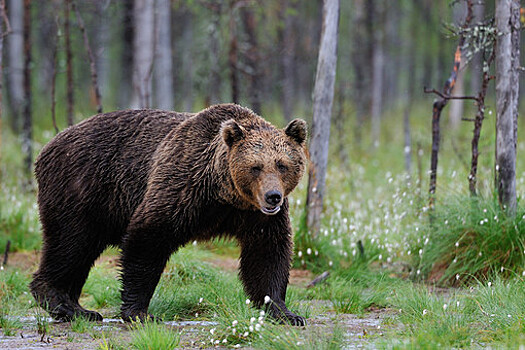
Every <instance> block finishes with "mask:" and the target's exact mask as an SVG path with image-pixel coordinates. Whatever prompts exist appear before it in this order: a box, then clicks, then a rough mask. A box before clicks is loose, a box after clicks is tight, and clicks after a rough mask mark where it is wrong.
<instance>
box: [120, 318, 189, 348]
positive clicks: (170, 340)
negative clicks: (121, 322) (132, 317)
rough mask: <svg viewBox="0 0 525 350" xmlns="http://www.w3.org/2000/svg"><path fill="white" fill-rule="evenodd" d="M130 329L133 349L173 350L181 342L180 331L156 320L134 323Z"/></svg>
mask: <svg viewBox="0 0 525 350" xmlns="http://www.w3.org/2000/svg"><path fill="white" fill-rule="evenodd" d="M130 329H131V342H130V347H131V348H132V349H137V350H150V349H157V350H173V349H175V348H177V347H178V345H179V343H180V338H181V333H180V332H177V331H174V330H173V329H170V328H168V327H166V326H165V325H163V324H158V323H156V322H144V323H133V324H132V325H131V327H130Z"/></svg>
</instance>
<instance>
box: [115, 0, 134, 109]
mask: <svg viewBox="0 0 525 350" xmlns="http://www.w3.org/2000/svg"><path fill="white" fill-rule="evenodd" d="M133 2H134V0H124V1H123V9H122V11H123V14H122V53H121V59H120V65H119V66H120V83H119V84H118V90H119V96H118V98H119V106H120V107H121V108H122V107H125V108H129V106H130V102H131V98H130V96H131V95H132V91H133V88H132V86H133V79H132V77H133V42H134V37H135V31H134V27H133V23H134V20H133Z"/></svg>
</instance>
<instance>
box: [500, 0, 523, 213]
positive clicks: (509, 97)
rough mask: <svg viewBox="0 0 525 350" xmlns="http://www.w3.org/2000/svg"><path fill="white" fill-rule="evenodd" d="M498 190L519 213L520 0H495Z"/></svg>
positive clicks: (503, 200) (509, 208)
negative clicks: (517, 146) (517, 165)
mask: <svg viewBox="0 0 525 350" xmlns="http://www.w3.org/2000/svg"><path fill="white" fill-rule="evenodd" d="M495 18H496V28H497V31H498V34H499V35H498V37H497V43H496V171H495V174H496V178H495V181H496V191H497V192H498V198H499V201H500V204H501V205H502V207H503V208H504V209H505V210H506V211H507V213H509V214H510V215H514V214H515V213H516V142H517V130H518V96H519V67H520V62H519V59H520V47H519V43H520V2H519V1H518V0H496V14H495Z"/></svg>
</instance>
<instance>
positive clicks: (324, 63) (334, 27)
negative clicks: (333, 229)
mask: <svg viewBox="0 0 525 350" xmlns="http://www.w3.org/2000/svg"><path fill="white" fill-rule="evenodd" d="M338 26H339V0H324V3H323V27H322V31H321V45H320V47H319V58H318V61H317V73H316V77H315V86H314V102H313V123H312V136H311V140H310V169H309V174H308V175H309V176H308V195H307V199H306V205H307V218H306V224H307V227H308V230H309V232H310V233H311V234H312V235H313V237H314V238H315V237H317V235H318V233H319V229H320V218H321V212H322V210H323V196H324V189H325V182H326V165H327V162H328V141H329V139H330V119H331V114H332V104H333V99H334V84H335V72H336V67H337V38H338Z"/></svg>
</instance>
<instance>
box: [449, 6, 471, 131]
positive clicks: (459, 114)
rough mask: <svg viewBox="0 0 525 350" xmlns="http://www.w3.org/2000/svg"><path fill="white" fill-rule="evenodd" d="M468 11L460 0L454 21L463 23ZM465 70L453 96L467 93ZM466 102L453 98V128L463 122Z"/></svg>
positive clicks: (455, 128)
mask: <svg viewBox="0 0 525 350" xmlns="http://www.w3.org/2000/svg"><path fill="white" fill-rule="evenodd" d="M466 12H467V6H466V3H465V2H464V1H459V2H458V3H456V4H455V6H454V9H453V17H454V23H455V24H456V25H458V26H459V25H461V21H462V20H463V18H465V16H466ZM463 71H464V70H461V71H459V72H458V79H457V80H456V85H455V86H454V94H453V96H464V95H465V78H464V76H465V75H464V74H463ZM464 105H465V102H464V101H463V100H451V101H450V107H449V113H448V116H449V126H450V128H451V129H452V130H457V128H458V127H459V124H460V123H461V118H463V110H464Z"/></svg>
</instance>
